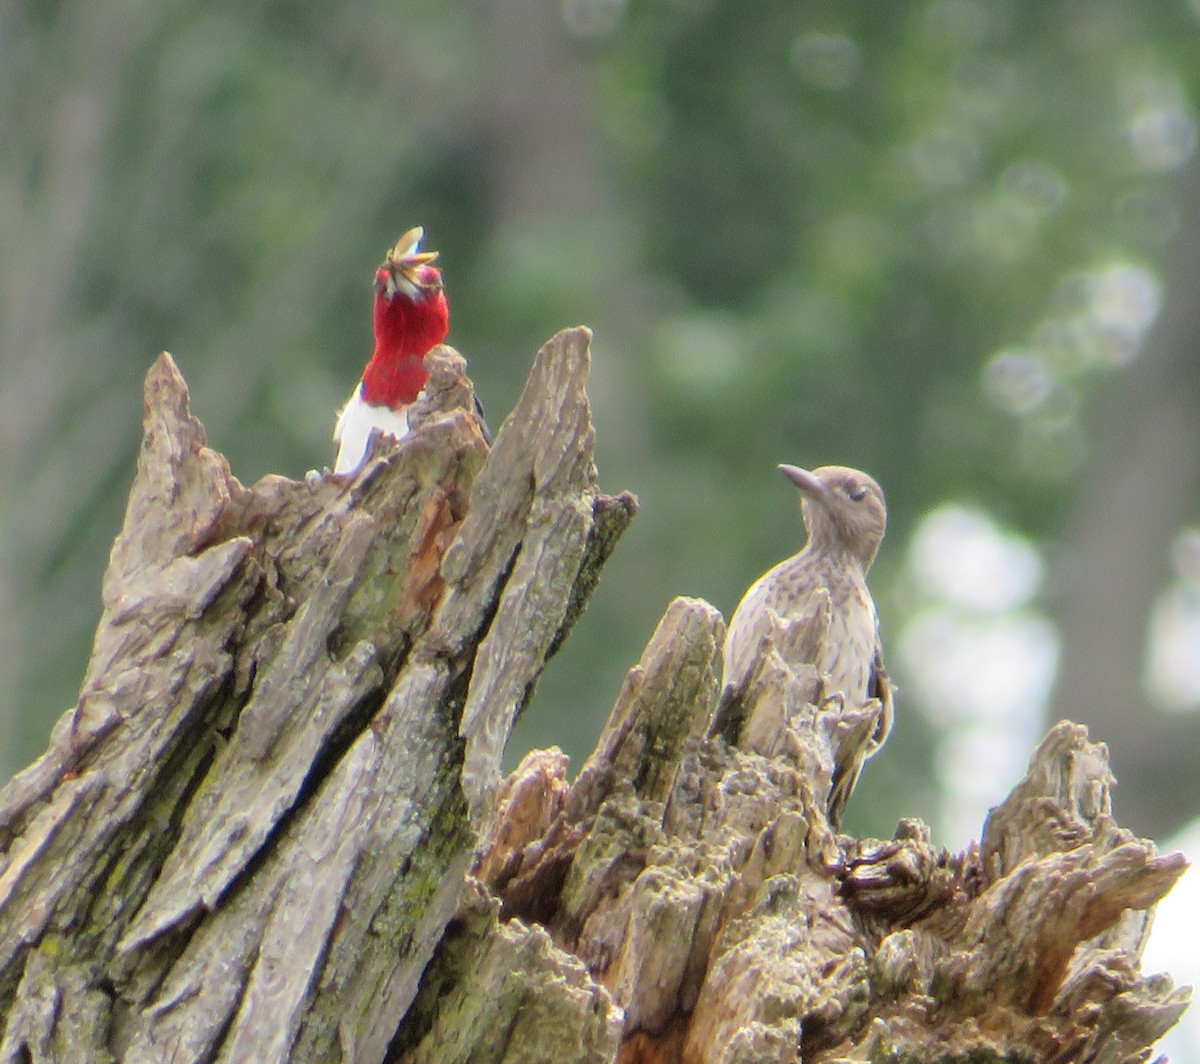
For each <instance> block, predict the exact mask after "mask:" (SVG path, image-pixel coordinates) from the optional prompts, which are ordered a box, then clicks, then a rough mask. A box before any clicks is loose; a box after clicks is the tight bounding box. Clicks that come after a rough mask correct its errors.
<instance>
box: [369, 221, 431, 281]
mask: <svg viewBox="0 0 1200 1064" xmlns="http://www.w3.org/2000/svg"><path fill="white" fill-rule="evenodd" d="M424 237H425V230H424V229H423V228H422V227H421V226H419V225H418V226H414V227H413V228H412V229H410V230H409V231H408V232H407V233H405V234H404V235H403V236H402V237H400V239H399V240H397V241H396V245H395V247H393V248H392V250H391V251H389V252H388V253H387V255H386V256H385V257H384V260H383V265H382V266H381V267H380V269H381V270H386V271H387V274H388V276H389V283H388V285H387V288H388V297H389V298H391V296H393V295H394V294H395V290H396V288H397V287H399V282H400V281H401V280H404V281H407V282H408V284H409V285H410V286H412V287H413V288H428V287H430V285H428V284H427V283H426V282H424V281H422V280H421V277H420V269H421V267H422V266H427V265H429V263H431V262H433V261H434V260H435V259H436V258H437V257H438V253H437V252H436V251H420V250H418V249H419V248H420V246H421V241H422V240H423V239H424Z"/></svg>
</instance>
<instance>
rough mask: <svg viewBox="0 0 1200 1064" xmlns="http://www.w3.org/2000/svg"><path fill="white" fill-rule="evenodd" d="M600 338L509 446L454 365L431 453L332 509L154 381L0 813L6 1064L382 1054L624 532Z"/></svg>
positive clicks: (447, 372)
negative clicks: (67, 670) (209, 433)
mask: <svg viewBox="0 0 1200 1064" xmlns="http://www.w3.org/2000/svg"><path fill="white" fill-rule="evenodd" d="M588 341H589V334H588V332H587V330H585V329H576V330H570V331H567V332H563V333H560V334H559V335H558V336H556V337H555V338H554V339H553V340H551V341H550V342H549V343H548V344H547V345H546V347H545V348H543V350H542V351H541V352H540V353H539V355H538V357H537V359H536V361H535V363H534V367H533V371H532V374H531V376H530V380H529V382H528V385H527V387H526V389H525V392H524V394H523V396H522V398H521V400H520V402H519V403H518V405H517V408H516V409H515V410H514V411H513V413H512V415H511V416H510V417H509V419H508V420H507V421H506V422H505V424H504V426H503V428H502V429H501V431H500V433H499V435H498V438H497V441H496V445H495V447H494V448H493V449H492V450H491V452H490V454H489V452H488V448H487V445H486V444H485V442H484V440H483V437H482V436H481V434H480V432H479V427H478V424H477V422H476V420H475V416H474V413H473V408H472V400H471V390H470V383H469V381H467V380H466V378H465V377H464V376H463V363H462V360H461V359H460V358H459V357H458V356H457V355H455V354H454V353H453V352H451V351H449V350H447V349H443V350H442V351H441V352H440V353H436V354H434V355H432V356H431V357H430V359H429V365H430V370H431V379H430V384H429V387H428V388H427V392H428V393H429V399H428V401H427V402H426V403H425V404H424V407H423V409H421V410H418V411H415V412H414V416H413V418H412V420H413V422H414V424H415V425H416V428H415V431H414V432H413V433H412V434H411V435H410V436H408V437H407V438H406V439H405V440H403V441H402V442H401V443H400V444H399V445H398V446H390V447H389V446H386V445H381V446H377V447H376V448H375V450H374V452H373V454H372V457H371V459H370V460H369V461H368V462H367V463H366V464H365V466H364V467H363V468H362V469H361V470H360V472H359V473H358V474H357V475H355V476H354V477H352V478H348V479H339V478H331V477H327V478H325V479H324V480H323V481H321V482H319V483H317V484H316V485H314V487H313V488H311V489H310V488H309V487H307V486H305V485H303V484H298V483H294V482H292V481H288V480H285V479H283V478H280V477H268V478H265V479H264V480H263V481H261V482H260V483H258V484H256V485H254V486H253V487H252V488H245V487H243V486H242V485H241V484H239V483H238V481H237V480H236V479H235V478H234V477H233V476H232V475H231V474H230V471H229V467H228V465H227V463H226V462H225V460H224V458H222V457H221V456H220V455H218V454H217V453H215V452H214V451H212V450H210V449H209V448H208V447H207V444H206V440H205V434H204V430H203V428H202V426H201V425H200V423H199V422H198V421H197V420H196V419H195V418H193V417H192V416H191V414H190V413H189V411H188V397H187V390H186V387H185V386H184V383H183V381H182V379H181V377H180V376H179V374H178V372H177V370H176V369H175V366H174V364H173V363H172V361H171V360H170V358H169V356H163V357H162V358H160V359H159V361H158V362H157V363H156V364H155V366H154V367H153V368H152V369H151V371H150V373H149V375H148V377H147V380H146V431H145V438H144V442H143V446H142V451H141V456H140V458H139V463H138V473H137V477H136V479H135V482H134V485H133V489H132V491H131V493H130V498H129V504H128V509H127V512H126V518H125V523H124V527H123V528H122V530H121V533H120V535H119V536H118V538H117V541H116V543H115V544H114V547H113V550H112V555H111V559H110V564H109V569H108V573H107V574H106V576H105V579H104V586H103V600H104V612H103V616H102V618H101V622H100V626H99V628H98V631H97V635H96V640H95V645H94V650H93V655H92V660H91V664H90V665H89V668H88V671H87V675H86V677H85V679H84V684H83V689H82V692H81V694H80V698H79V702H78V704H77V705H76V706H75V707H74V709H72V710H71V711H69V712H68V713H67V714H65V715H64V717H63V718H62V719H61V720H60V721H59V723H58V725H57V726H56V728H55V731H54V735H53V737H52V740H51V745H50V749H49V750H48V751H47V753H46V754H45V755H44V756H43V757H42V758H41V759H40V760H39V761H38V762H37V763H36V764H34V765H33V766H31V767H30V768H29V769H27V770H26V771H25V772H23V773H21V774H20V775H19V776H18V777H17V778H16V779H14V780H13V781H12V783H11V784H10V785H9V786H8V787H7V788H6V789H5V790H4V792H3V793H2V794H0V854H2V856H0V1017H2V1029H3V1041H2V1043H0V1060H3V1061H10V1060H12V1061H16V1060H22V1061H23V1060H30V1059H33V1060H38V1061H41V1060H47V1061H50V1060H61V1061H72V1062H75V1061H80V1060H105V1059H119V1060H126V1061H147V1062H149V1061H154V1062H160V1061H164V1060H174V1061H181V1062H182V1061H207V1060H222V1061H255V1062H264V1061H272V1060H278V1061H283V1060H335V1059H346V1060H357V1061H371V1060H374V1061H378V1060H381V1059H383V1057H384V1056H385V1054H386V1052H387V1048H388V1045H389V1044H390V1042H391V1041H392V1039H393V1037H394V1036H395V1034H396V1030H397V1028H398V1026H399V1024H400V1021H401V1019H402V1017H403V1016H404V1015H405V1013H406V1012H407V1011H408V1009H409V1006H410V1005H411V1003H412V999H413V996H414V994H415V992H416V988H417V985H418V980H419V978H420V976H421V973H422V971H423V970H424V969H425V966H426V964H427V963H428V960H429V957H430V956H431V954H432V952H433V950H434V947H435V946H436V945H437V943H438V941H439V940H440V939H441V938H442V935H443V932H444V930H445V927H446V924H447V923H448V921H449V920H450V918H451V916H452V915H453V913H454V911H455V908H456V905H457V903H458V896H459V892H460V889H461V885H462V877H463V873H464V872H465V871H466V869H467V867H468V866H469V863H470V860H471V854H472V851H473V849H474V843H475V836H474V834H473V833H472V830H471V827H470V822H469V820H468V816H467V811H468V808H469V807H470V806H471V805H472V804H473V805H475V806H487V807H490V801H491V789H492V787H493V785H494V781H495V779H496V777H497V769H498V764H499V757H500V754H501V751H502V749H503V742H504V738H505V737H506V735H507V729H508V727H509V726H511V724H512V721H513V719H514V718H515V716H516V714H517V713H518V712H519V710H520V708H521V707H522V706H523V705H524V703H525V701H526V700H527V698H528V697H529V693H530V691H531V690H532V687H533V684H534V682H535V681H536V678H537V675H538V673H539V672H540V670H541V668H542V666H543V664H544V662H545V660H546V657H547V656H548V655H549V654H550V653H551V652H552V649H553V648H554V647H555V646H557V645H558V643H560V642H561V640H562V638H563V636H564V635H565V629H566V628H567V627H569V624H570V623H571V621H573V619H574V617H575V616H576V615H577V614H578V612H579V610H580V609H581V608H582V601H581V600H582V599H583V598H585V597H586V594H587V591H588V590H590V588H591V587H593V586H594V584H595V574H594V572H593V571H592V570H593V569H598V568H599V567H600V566H601V565H602V564H603V562H604V560H605V558H606V557H607V554H608V552H609V550H610V549H611V547H612V546H613V544H614V543H615V541H616V539H617V538H618V536H619V535H620V532H621V531H622V530H623V528H624V527H625V526H626V525H627V524H628V522H629V520H630V518H631V517H632V514H633V510H634V505H635V504H634V502H633V500H632V498H631V497H629V496H622V497H620V498H617V499H608V498H605V497H604V496H601V495H599V494H598V493H597V491H596V489H595V487H594V483H593V482H594V479H595V470H594V468H593V466H592V460H591V447H592V431H591V424H590V418H589V413H588V406H587V398H586V395H585V393H584V382H585V380H586V376H587V370H588ZM516 628H519V631H515V630H514V629H516ZM460 733H461V734H460Z"/></svg>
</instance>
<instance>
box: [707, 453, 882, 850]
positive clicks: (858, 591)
mask: <svg viewBox="0 0 1200 1064" xmlns="http://www.w3.org/2000/svg"><path fill="white" fill-rule="evenodd" d="M779 471H780V472H781V473H783V475H784V476H785V477H787V478H788V479H789V480H790V481H791V482H792V483H793V484H795V485H796V487H798V488H799V489H800V492H801V506H800V510H801V514H802V515H803V518H804V526H805V528H806V529H807V530H808V542H807V543H806V544H805V545H804V549H803V550H802V551H800V553H799V554H796V555H793V556H792V557H791V558H788V559H787V560H786V561H783V562H780V563H779V564H778V565H776V566H775V567H774V568H772V569H769V570H768V571H767V572H765V573H764V574H763V575H762V576H760V577H759V578H758V579H757V580H756V581H755V582H754V583H753V584H752V585H751V586H750V589H749V590H748V591H747V592H746V594H745V595H744V596H742V601H741V602H739V603H738V607H737V609H736V610H734V611H733V617H732V618H731V619H730V622H729V631H728V634H727V635H726V636H725V647H724V681H723V684H724V686H725V687H726V688H728V687H729V685H731V684H732V685H735V689H738V690H740V688H741V686H742V684H743V683H744V682H745V680H746V678H747V675H748V674H749V672H750V671H751V669H752V667H753V665H754V662H755V656H756V654H757V652H758V649H759V646H760V644H761V642H762V640H763V639H764V637H766V636H767V635H768V634H770V633H772V631H773V630H776V629H777V628H778V626H779V624H780V622H783V623H785V624H786V622H788V621H789V620H794V619H796V618H799V617H801V616H803V615H804V614H805V613H806V612H807V613H811V612H812V602H813V597H814V595H815V594H817V593H819V592H820V591H821V590H824V591H825V592H827V593H828V596H829V631H828V634H827V636H826V638H825V639H824V640H823V641H822V642H821V643H820V644H819V645H818V647H817V649H816V653H815V660H808V661H806V662H801V661H789V660H788V652H789V647H790V646H791V645H795V644H803V643H804V640H803V639H794V638H793V639H789V640H786V641H785V642H784V644H783V645H781V646H777V648H776V649H778V650H779V651H780V653H781V656H782V657H783V658H784V662H785V664H787V665H791V666H797V665H800V664H812V665H814V666H815V667H816V668H817V670H818V671H819V672H821V673H823V674H824V675H825V677H826V681H825V688H824V699H826V700H827V699H831V698H833V699H840V701H841V704H842V705H843V706H844V707H845V708H847V709H852V710H853V709H859V708H861V707H863V706H865V705H866V704H867V703H868V702H869V701H870V700H871V699H872V698H878V699H879V700H880V703H881V711H880V715H879V720H878V724H877V725H876V727H875V729H874V731H873V733H871V734H869V735H866V736H865V737H864V738H863V739H862V740H860V741H857V742H855V743H854V744H853V745H852V748H851V749H844V750H839V751H837V756H836V764H835V767H834V778H833V783H832V787H831V790H830V795H829V820H830V823H832V824H833V825H834V826H835V827H836V826H837V825H838V824H839V823H840V822H841V816H842V811H843V810H844V808H845V805H846V802H847V800H848V799H849V797H850V794H851V792H852V791H853V790H854V786H855V784H856V783H857V782H858V776H859V773H860V772H861V771H862V765H863V762H864V761H866V759H867V758H869V757H871V756H872V755H873V754H875V753H876V752H877V751H878V750H879V748H880V747H881V746H882V745H883V743H884V740H885V739H887V737H888V733H889V732H890V731H891V729H892V700H891V691H890V687H889V684H888V679H887V674H886V672H885V671H884V668H883V653H882V648H881V646H880V642H879V618H878V616H877V614H876V612H875V603H874V602H873V601H872V599H871V593H870V592H869V591H868V590H867V570H868V569H870V568H871V562H873V561H874V560H875V552H876V551H878V550H879V544H880V543H881V542H882V540H883V533H884V529H885V528H886V526H887V508H886V506H885V505H884V500H883V491H882V489H881V488H880V487H879V485H878V484H876V483H875V481H874V480H873V479H872V478H871V477H869V476H867V474H866V473H861V472H859V471H858V470H857V469H848V468H846V467H845V466H822V467H821V468H819V469H814V470H812V471H811V472H810V471H809V470H807V469H799V468H797V467H796V466H790V465H781V466H780V467H779Z"/></svg>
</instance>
